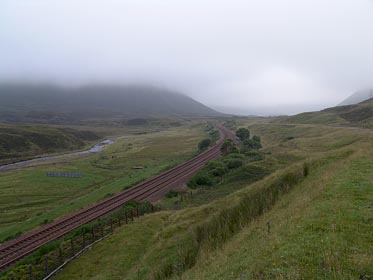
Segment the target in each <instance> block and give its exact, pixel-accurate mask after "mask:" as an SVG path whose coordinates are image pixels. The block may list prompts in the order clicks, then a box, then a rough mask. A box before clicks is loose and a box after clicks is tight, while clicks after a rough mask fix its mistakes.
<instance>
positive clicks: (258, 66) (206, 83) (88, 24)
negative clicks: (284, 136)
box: [0, 0, 373, 114]
mask: <svg viewBox="0 0 373 280" xmlns="http://www.w3.org/2000/svg"><path fill="white" fill-rule="evenodd" d="M0 80H2V81H8V80H11V81H18V80H28V81H37V82H45V81H49V82H50V81H52V82H56V83H63V84H67V85H80V84H87V83H92V82H95V83H97V82H100V83H108V82H114V83H125V84H126V83H140V82H145V83H151V84H153V85H154V84H155V85H160V86H164V87H167V88H170V89H176V90H179V91H181V92H184V93H186V94H188V95H190V96H192V97H194V98H195V99H197V100H199V101H201V102H203V103H205V104H207V105H210V106H212V107H214V108H217V109H219V110H222V111H225V112H236V113H244V114H279V113H295V112H301V111H304V110H313V109H320V108H324V107H327V106H333V105H335V104H337V103H339V102H340V101H342V100H343V99H344V98H345V97H347V96H348V95H350V94H351V93H353V92H354V91H356V90H359V89H362V88H367V87H372V86H373V1H372V0H246V1H244V0H242V1H238V0H226V1H219V0H146V1H145V0H131V1H130V0H127V1H126V0H117V1H114V0H101V1H99V0H1V1H0Z"/></svg>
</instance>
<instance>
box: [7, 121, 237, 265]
mask: <svg viewBox="0 0 373 280" xmlns="http://www.w3.org/2000/svg"><path fill="white" fill-rule="evenodd" d="M218 129H219V131H220V139H219V141H217V142H216V143H215V145H214V146H213V147H212V148H210V149H209V150H207V151H205V152H203V153H201V154H199V155H198V156H196V157H194V158H192V159H190V160H188V161H186V162H184V163H182V164H179V165H178V166H176V167H174V168H172V169H170V170H168V171H165V172H163V173H161V174H159V175H157V176H155V177H153V178H150V179H148V180H146V181H144V182H141V183H139V184H137V185H135V186H134V187H132V188H130V189H127V190H125V191H122V192H120V193H118V194H116V195H114V196H112V197H110V198H107V199H105V200H103V201H101V202H99V203H97V204H95V205H93V206H90V207H87V208H84V209H82V210H79V211H77V212H74V213H72V214H70V215H67V216H64V217H62V218H60V219H57V220H56V221H54V222H53V223H50V224H48V225H46V226H43V227H40V228H37V229H35V230H32V231H30V232H28V233H26V234H24V235H22V236H20V237H19V238H16V239H14V240H11V241H9V242H6V243H4V244H1V245H0V271H2V270H5V269H7V268H8V267H10V266H11V265H12V264H14V263H15V262H16V261H18V260H20V259H21V258H23V257H25V256H27V255H29V254H31V253H32V252H34V251H35V250H37V249H38V248H40V247H41V246H43V245H45V244H47V243H49V242H51V241H53V240H56V239H58V238H60V237H62V236H64V235H65V234H67V233H69V232H71V231H72V230H74V229H76V228H78V227H80V226H82V225H84V224H86V223H89V222H91V221H93V220H95V219H97V218H99V217H102V216H104V215H106V214H108V213H110V212H113V211H115V210H117V209H119V208H120V207H121V206H122V205H123V204H124V203H126V202H128V201H130V200H137V201H141V200H146V199H147V198H149V197H150V196H152V195H154V194H155V193H158V192H160V191H162V190H164V189H165V188H169V187H170V186H172V185H175V184H179V183H181V182H183V181H185V180H186V179H187V178H188V177H190V176H192V175H193V174H195V173H196V172H197V171H198V170H199V169H200V168H202V167H203V166H204V165H205V164H206V162H207V161H209V160H212V159H214V158H216V157H218V156H219V155H220V148H221V145H222V143H223V141H224V140H225V139H226V138H233V137H234V136H233V134H232V132H231V131H230V130H228V129H227V128H225V127H223V126H221V125H218Z"/></svg>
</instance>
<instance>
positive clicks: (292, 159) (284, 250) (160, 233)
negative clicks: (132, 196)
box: [56, 120, 373, 279]
mask: <svg viewBox="0 0 373 280" xmlns="http://www.w3.org/2000/svg"><path fill="white" fill-rule="evenodd" d="M241 125H242V126H250V130H252V131H253V132H254V133H255V134H258V135H260V136H261V137H262V140H263V142H264V147H265V148H264V149H263V153H265V159H264V160H263V161H261V162H258V163H255V164H260V166H261V167H262V168H265V169H266V170H269V171H271V172H272V174H271V175H270V176H267V177H265V178H264V179H263V180H260V181H257V182H254V183H253V182H252V181H250V180H249V179H248V178H245V176H244V175H242V180H237V181H235V180H233V181H232V182H236V183H237V184H235V183H232V184H231V185H230V183H229V182H228V181H227V182H226V184H222V185H219V186H218V187H216V188H212V189H211V190H206V191H205V192H204V193H200V194H196V196H195V197H194V198H193V200H194V203H190V204H189V205H188V204H187V205H185V207H184V208H182V209H181V210H178V211H163V212H160V213H156V214H152V215H149V216H145V217H143V218H141V219H140V220H138V221H137V222H136V223H134V224H132V225H130V226H128V227H126V228H123V229H121V230H119V231H118V232H117V233H116V234H114V235H113V236H111V237H110V238H109V239H108V240H107V241H104V242H102V243H100V244H98V245H97V246H95V247H94V248H93V249H92V250H91V251H90V252H88V253H87V254H85V255H84V256H82V257H81V258H80V259H78V260H76V261H74V262H73V263H71V264H69V265H68V266H67V267H66V268H65V269H64V270H63V271H62V272H61V273H60V274H59V275H58V276H57V277H56V279H123V278H124V279H165V278H166V276H167V277H171V278H175V279H300V278H301V279H357V278H358V277H359V274H360V273H362V274H365V275H370V276H372V271H371V270H370V269H371V267H373V266H372V262H373V258H372V255H371V254H370V252H371V250H372V244H371V239H370V236H371V233H372V229H373V228H372V210H371V209H372V203H371V202H372V200H373V193H372V189H373V188H372V187H373V185H372V184H373V178H372V172H371V162H372V158H373V141H372V140H373V136H372V134H371V133H370V132H366V131H352V130H348V129H337V128H326V127H323V126H315V125H278V124H269V123H266V122H262V121H259V123H257V122H256V121H254V122H253V121H246V120H242V121H240V123H239V124H238V126H241ZM289 137H290V139H289ZM304 161H307V162H308V164H309V165H308V166H309V169H308V172H306V173H307V176H305V173H304V167H303V162H304ZM242 174H244V173H243V172H242ZM292 174H293V175H292ZM236 175H237V176H238V174H236ZM232 176H233V175H232ZM245 181H246V183H245ZM268 223H269V224H268ZM268 225H269V227H270V233H268ZM144 237H145V239H146V240H144Z"/></svg>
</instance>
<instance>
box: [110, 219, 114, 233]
mask: <svg viewBox="0 0 373 280" xmlns="http://www.w3.org/2000/svg"><path fill="white" fill-rule="evenodd" d="M110 231H111V233H113V219H112V218H111V219H110Z"/></svg>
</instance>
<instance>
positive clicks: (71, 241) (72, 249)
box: [70, 237, 74, 257]
mask: <svg viewBox="0 0 373 280" xmlns="http://www.w3.org/2000/svg"><path fill="white" fill-rule="evenodd" d="M70 244H71V257H74V237H71V239H70Z"/></svg>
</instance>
